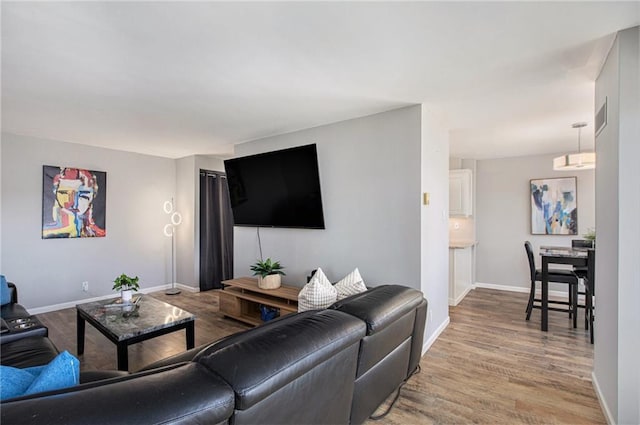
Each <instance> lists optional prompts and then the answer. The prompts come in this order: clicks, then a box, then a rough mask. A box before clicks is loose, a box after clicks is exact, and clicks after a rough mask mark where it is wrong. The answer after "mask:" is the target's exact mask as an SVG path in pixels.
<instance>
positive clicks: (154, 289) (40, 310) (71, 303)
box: [27, 283, 200, 314]
mask: <svg viewBox="0 0 640 425" xmlns="http://www.w3.org/2000/svg"><path fill="white" fill-rule="evenodd" d="M176 287H177V288H178V289H183V290H185V291H189V292H199V291H200V289H199V288H194V287H193V286H189V285H184V284H182V283H176ZM169 288H171V284H170V283H168V284H166V285H158V286H151V287H148V288H140V292H142V293H143V294H148V293H150V292H157V291H164V290H166V289H169ZM114 296H116V295H115V293H110V294H106V295H101V296H99V297H92V298H82V299H78V300H75V301H68V302H65V303H60V304H53V305H47V306H44V307H36V308H28V307H27V310H28V311H29V314H42V313H49V312H50V311H57V310H63V309H65V308H71V307H75V306H76V304H84V303H91V302H94V301H100V300H106V299H109V298H113V297H114Z"/></svg>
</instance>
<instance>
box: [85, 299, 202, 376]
mask: <svg viewBox="0 0 640 425" xmlns="http://www.w3.org/2000/svg"><path fill="white" fill-rule="evenodd" d="M140 297H141V298H140V300H139V301H138V302H137V303H136V304H135V305H131V304H129V305H127V304H117V300H114V299H109V300H101V301H95V302H90V303H85V304H78V305H76V312H77V324H78V327H77V331H78V355H82V354H83V353H84V331H85V322H89V324H90V325H92V326H93V327H94V328H96V329H97V330H98V331H100V333H102V334H103V335H104V336H106V337H107V339H109V341H111V342H113V343H114V344H116V346H117V348H118V370H128V369H129V355H128V347H129V345H131V344H135V343H137V342H141V341H146V340H148V339H151V338H155V337H157V336H160V335H165V334H168V333H171V332H175V331H178V330H181V329H185V331H186V338H187V349H190V348H193V347H194V346H195V328H194V323H195V319H196V316H195V315H193V314H191V313H189V312H188V311H184V310H182V309H181V308H178V307H176V306H173V305H171V304H167V303H165V302H163V301H160V300H158V299H156V298H153V297H152V296H150V295H141V296H140Z"/></svg>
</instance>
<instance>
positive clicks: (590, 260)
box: [587, 249, 596, 295]
mask: <svg viewBox="0 0 640 425" xmlns="http://www.w3.org/2000/svg"><path fill="white" fill-rule="evenodd" d="M595 284H596V250H595V249H590V250H589V251H587V285H589V292H590V293H591V295H595V294H596V292H595V290H596V285H595Z"/></svg>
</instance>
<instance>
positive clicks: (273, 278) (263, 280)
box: [258, 274, 282, 289]
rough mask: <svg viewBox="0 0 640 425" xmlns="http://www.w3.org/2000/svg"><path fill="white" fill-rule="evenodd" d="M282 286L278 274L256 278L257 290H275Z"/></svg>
mask: <svg viewBox="0 0 640 425" xmlns="http://www.w3.org/2000/svg"><path fill="white" fill-rule="evenodd" d="M281 284H282V280H281V278H280V275H279V274H270V275H268V276H266V277H262V276H258V288H260V289H277V288H279V287H280V285H281Z"/></svg>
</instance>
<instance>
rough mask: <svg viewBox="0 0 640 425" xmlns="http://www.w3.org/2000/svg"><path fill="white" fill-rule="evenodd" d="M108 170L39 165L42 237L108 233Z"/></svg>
mask: <svg viewBox="0 0 640 425" xmlns="http://www.w3.org/2000/svg"><path fill="white" fill-rule="evenodd" d="M106 197H107V173H106V172H104V171H93V170H85V169H82V168H71V167H57V166H51V165H45V166H43V167H42V239H53V238H94V237H98V238H99V237H104V236H106V235H107V230H106V223H105V221H106V220H105V215H106Z"/></svg>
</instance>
